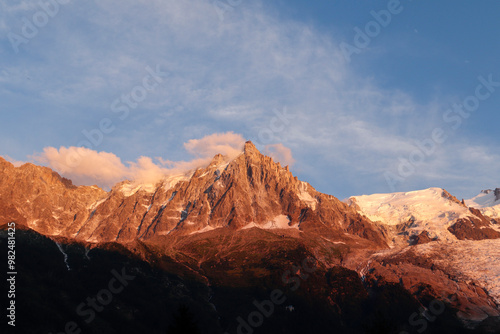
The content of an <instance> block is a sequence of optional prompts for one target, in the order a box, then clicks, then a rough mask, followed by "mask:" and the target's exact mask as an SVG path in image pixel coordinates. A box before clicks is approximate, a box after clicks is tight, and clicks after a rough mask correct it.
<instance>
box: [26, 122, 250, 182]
mask: <svg viewBox="0 0 500 334" xmlns="http://www.w3.org/2000/svg"><path fill="white" fill-rule="evenodd" d="M244 143H245V139H244V138H243V137H242V136H241V135H240V134H235V133H233V132H227V133H215V134H212V135H208V136H205V137H203V138H201V139H191V140H189V141H188V142H187V143H185V144H184V148H185V149H186V150H187V151H188V152H189V153H190V154H192V155H194V156H195V157H196V158H194V159H193V160H190V161H170V160H164V159H162V158H156V159H155V160H156V161H154V160H153V159H152V158H149V157H144V156H142V157H140V158H139V159H137V161H132V162H130V161H129V162H127V163H126V164H124V163H123V162H122V161H121V159H120V158H119V157H118V156H116V155H115V154H113V153H108V152H97V151H94V150H91V149H88V148H84V147H60V148H59V149H57V148H54V147H46V148H44V150H43V152H42V153H38V154H35V155H33V156H32V157H31V158H32V159H33V160H34V161H36V162H38V163H41V164H44V165H46V166H48V167H50V168H52V169H54V170H56V171H57V172H59V173H60V174H62V175H63V176H65V177H67V178H69V179H71V180H73V182H74V183H75V184H78V185H82V184H85V185H94V184H96V185H99V186H103V187H105V188H111V187H112V186H113V185H115V184H116V183H118V182H120V181H123V180H126V179H128V180H133V181H136V182H140V183H156V182H157V181H159V180H160V179H161V178H162V177H164V176H166V175H172V174H180V173H185V172H187V171H189V170H192V169H195V168H198V167H202V166H206V165H208V164H209V163H210V161H211V160H212V158H213V156H214V155H216V154H218V153H221V154H223V155H226V156H227V157H228V159H232V158H234V157H235V156H237V155H238V154H240V153H241V152H242V149H243V146H244Z"/></svg>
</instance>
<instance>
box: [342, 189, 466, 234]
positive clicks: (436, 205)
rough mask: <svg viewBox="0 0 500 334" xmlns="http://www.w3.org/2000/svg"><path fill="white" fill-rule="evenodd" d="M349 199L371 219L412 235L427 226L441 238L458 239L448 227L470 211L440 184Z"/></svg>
mask: <svg viewBox="0 0 500 334" xmlns="http://www.w3.org/2000/svg"><path fill="white" fill-rule="evenodd" d="M346 202H347V203H348V204H349V205H351V206H354V207H355V208H356V209H357V210H358V212H360V213H361V214H363V215H365V216H367V217H368V218H369V219H370V220H372V221H374V222H380V223H382V224H383V225H389V227H392V230H394V232H396V233H399V234H401V235H410V236H411V235H417V234H420V233H421V232H422V231H424V230H425V231H427V232H429V234H430V236H431V237H432V238H434V237H437V238H439V240H450V241H451V240H456V238H455V237H454V236H453V234H451V233H450V232H449V231H448V227H449V226H450V225H452V224H453V223H454V222H455V221H456V220H457V219H459V218H466V217H468V216H470V215H471V213H470V212H469V209H468V208H467V207H466V206H465V205H463V204H462V203H461V202H459V201H458V200H457V199H456V198H454V197H453V196H451V195H450V194H449V193H448V192H447V191H446V190H443V189H441V188H429V189H425V190H418V191H411V192H406V193H403V192H400V193H390V194H374V195H363V196H353V197H350V198H349V199H348V200H347V201H346ZM390 230H391V228H390ZM405 232H407V233H405ZM396 239H397V238H396ZM394 241H395V242H397V240H394Z"/></svg>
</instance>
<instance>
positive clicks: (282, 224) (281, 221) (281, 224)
mask: <svg viewBox="0 0 500 334" xmlns="http://www.w3.org/2000/svg"><path fill="white" fill-rule="evenodd" d="M289 223H290V218H288V216H287V215H279V216H276V217H274V218H273V220H271V221H268V222H267V223H265V224H264V225H257V224H255V222H250V223H249V224H247V225H245V226H243V227H242V228H241V229H242V230H246V229H248V228H252V227H258V228H262V229H266V230H271V229H289V228H292V229H299V225H298V224H295V225H292V226H290V225H289Z"/></svg>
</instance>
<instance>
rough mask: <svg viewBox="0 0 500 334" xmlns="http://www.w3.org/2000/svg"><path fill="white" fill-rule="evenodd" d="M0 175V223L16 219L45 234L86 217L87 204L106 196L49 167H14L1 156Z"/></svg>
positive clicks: (26, 165)
mask: <svg viewBox="0 0 500 334" xmlns="http://www.w3.org/2000/svg"><path fill="white" fill-rule="evenodd" d="M0 175H1V177H0V203H1V205H0V225H4V224H6V223H9V222H11V221H15V222H16V223H18V224H23V225H26V226H27V227H30V228H32V229H34V230H36V231H38V232H40V233H42V234H46V235H54V234H59V233H62V232H63V231H64V230H65V229H66V228H67V226H68V225H69V224H72V223H75V222H78V220H85V219H87V218H88V216H89V207H90V206H91V205H92V204H93V203H96V202H97V201H98V200H99V199H101V198H103V197H105V196H106V192H105V191H104V190H102V189H100V188H98V187H96V186H92V187H76V186H74V185H73V183H72V182H71V181H70V180H68V179H65V178H63V177H61V176H60V175H59V174H57V173H56V172H54V171H52V170H51V169H49V168H45V167H39V166H35V165H32V164H29V163H28V164H24V165H22V166H21V167H18V168H16V167H14V166H13V165H12V164H11V163H9V162H7V161H6V160H4V159H3V158H1V157H0Z"/></svg>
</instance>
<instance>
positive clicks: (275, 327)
mask: <svg viewBox="0 0 500 334" xmlns="http://www.w3.org/2000/svg"><path fill="white" fill-rule="evenodd" d="M0 203H1V205H0V226H2V234H3V236H5V234H6V233H7V225H8V224H9V223H11V222H15V223H16V229H17V231H18V232H17V233H18V234H17V238H18V239H19V240H18V244H19V245H23V248H22V249H20V246H18V252H19V257H20V258H21V259H24V261H25V262H24V264H23V263H22V262H21V264H20V266H21V269H20V272H21V273H22V275H23V276H24V278H22V279H21V283H20V287H19V289H20V290H22V289H24V291H25V293H27V292H30V293H29V294H26V295H25V298H27V299H28V298H30V299H33V300H34V303H31V304H29V305H28V303H22V304H21V305H24V311H22V310H20V312H21V313H20V315H19V317H20V320H19V321H20V323H22V324H23V325H22V326H26V330H27V331H29V332H33V333H35V332H36V333H37V332H45V333H47V332H50V331H54V332H60V331H62V330H63V329H64V328H65V324H67V322H68V321H70V320H71V319H75V320H74V321H75V323H76V324H77V325H78V326H79V328H81V329H82V330H84V331H86V332H90V333H94V332H95V333H102V332H103V331H104V332H116V333H126V332H130V333H136V332H140V331H144V330H147V331H149V332H151V333H165V332H168V333H175V332H176V331H177V332H179V329H178V328H179V326H180V327H181V328H182V326H183V325H184V326H187V325H186V323H187V322H190V323H191V325H192V327H190V328H196V329H190V330H191V331H192V332H196V331H198V332H201V333H251V332H255V333H259V332H260V333H271V332H272V333H298V332H303V331H312V330H313V331H316V332H318V333H323V332H324V333H326V332H339V333H401V332H407V333H414V332H415V333H417V332H418V333H421V332H424V331H426V333H443V332H444V333H448V332H449V333H461V332H463V333H483V332H484V333H495V332H498V329H499V328H500V261H498V260H499V259H500V247H499V246H500V189H498V188H497V189H493V190H484V191H482V192H481V193H480V194H479V195H478V196H476V197H474V198H472V199H469V200H459V199H457V198H456V197H454V196H453V195H452V194H450V193H448V192H447V191H446V190H444V189H440V188H430V189H426V190H420V191H412V192H406V193H391V194H374V195H364V196H353V197H350V198H348V199H345V200H343V201H341V200H339V199H337V198H336V197H334V196H332V195H327V194H323V193H320V192H318V191H316V190H315V189H314V188H313V187H312V186H311V185H310V184H308V183H307V182H302V181H300V180H298V179H297V177H294V176H293V174H292V173H291V172H290V170H289V168H288V167H287V166H281V165H280V164H279V163H276V162H274V161H273V159H272V158H270V157H267V156H265V155H263V154H261V153H260V152H259V151H258V150H257V148H256V147H255V146H254V145H253V144H252V143H251V142H246V143H245V146H244V148H243V151H242V152H241V154H240V155H238V156H237V157H235V158H231V159H230V158H228V157H226V156H222V155H216V156H215V157H214V158H213V159H212V161H211V162H210V164H209V165H208V166H205V167H200V168H198V169H195V170H191V171H189V172H186V173H183V174H179V175H168V176H165V177H164V178H163V179H161V180H159V181H158V182H156V183H153V184H144V183H139V182H136V181H124V182H121V183H118V184H116V185H115V186H114V187H113V188H112V189H111V190H110V191H105V190H103V189H101V188H99V187H97V186H75V185H74V184H73V183H72V182H71V181H70V180H68V179H66V178H64V177H62V176H60V175H59V174H57V173H56V172H54V171H52V170H51V169H49V168H46V167H41V166H35V165H33V164H29V163H27V164H24V165H22V166H20V167H14V166H13V165H12V164H11V163H9V162H7V161H6V160H4V159H3V158H1V157H0ZM0 243H2V244H6V239H4V238H2V239H0ZM18 261H19V260H18ZM312 263H314V266H312V265H311V264H312ZM121 265H123V266H127V268H129V269H128V270H130V272H132V273H134V274H133V275H135V277H138V278H136V279H135V280H134V281H132V282H130V288H128V287H127V288H125V289H124V292H123V294H120V295H119V296H117V297H116V299H117V300H116V302H115V301H113V303H110V305H109V308H107V309H104V310H103V311H102V312H96V315H95V319H97V320H92V321H90V322H87V321H86V320H88V319H85V318H82V317H81V315H80V314H79V312H78V305H79V304H80V302H81V301H82V300H85V296H88V295H92V294H95V293H96V292H97V291H99V286H101V287H102V286H103V285H104V286H106V277H110V275H111V274H110V271H111V270H112V269H113V268H114V270H117V271H120V270H119V269H120V268H119V267H120V266H121ZM117 266H118V267H117ZM50 268H52V269H50ZM51 271H52V273H51ZM54 272H57V278H55V277H54ZM20 277H21V274H20ZM89 282H94V283H89ZM96 282H98V283H96ZM138 282H140V283H141V284H139V283H138ZM152 287H154V289H152ZM94 290H95V291H94ZM277 290H279V291H281V292H282V293H283V294H284V297H283V298H285V297H286V303H285V302H283V303H274V304H269V303H268V304H266V303H264V301H268V300H277V301H278V300H280V299H279V298H275V299H273V298H271V297H270V296H273V295H272V294H273V293H274V292H275V291H277ZM35 291H36V292H35ZM74 291H77V292H78V293H75V292H74ZM21 296H23V292H21ZM48 296H50V297H48ZM47 298H48V299H49V300H50V301H47ZM261 301H262V302H261ZM35 305H36V306H35ZM47 305H48V306H47ZM262 305H268V306H266V307H267V308H266V307H263V306H262ZM269 305H272V312H271V311H270V306H269ZM144 310H147V312H144ZM256 310H257V311H256ZM252 312H254V313H252ZM255 312H260V313H259V314H261V318H262V321H260V320H259V321H257V320H255V319H256V318H252V316H251V315H252V314H255ZM266 312H267V313H269V314H266ZM48 314H51V315H53V314H58V315H59V316H58V317H55V320H54V321H53V322H52V321H51V322H48V321H46V318H47V316H48ZM257 318H258V317H257ZM23 319H24V320H23ZM65 319H67V320H65ZM186 319H188V320H189V321H187V320H186ZM259 319H260V318H259ZM21 320H23V321H21ZM254 325H255V326H254ZM182 331H184V332H185V333H188V332H189V331H188V330H186V329H184V330H180V332H182Z"/></svg>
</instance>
